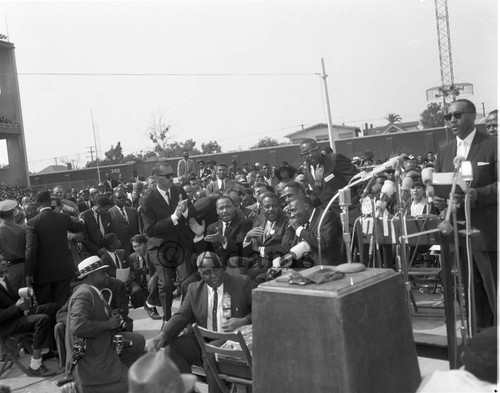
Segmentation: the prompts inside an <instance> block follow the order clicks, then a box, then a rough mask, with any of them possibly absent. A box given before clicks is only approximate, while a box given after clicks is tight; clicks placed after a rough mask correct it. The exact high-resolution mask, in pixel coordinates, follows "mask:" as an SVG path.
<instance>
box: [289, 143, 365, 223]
mask: <svg viewBox="0 0 500 393" xmlns="http://www.w3.org/2000/svg"><path fill="white" fill-rule="evenodd" d="M299 150H300V156H301V157H302V159H303V160H304V177H305V180H306V184H308V186H309V190H308V193H307V194H308V196H309V197H310V198H311V200H312V201H313V204H314V207H320V206H321V207H323V208H325V207H326V205H327V204H328V202H329V201H330V199H331V198H332V197H333V196H334V195H335V194H336V193H337V191H338V190H340V189H341V188H344V187H345V186H346V185H347V184H348V183H349V180H350V179H351V178H352V177H353V176H354V175H356V174H357V173H358V172H359V170H358V169H357V168H356V167H355V166H354V165H353V164H352V162H351V160H349V159H348V158H347V157H346V156H344V155H343V154H341V153H333V154H322V152H321V149H320V148H319V146H318V143H317V142H316V141H315V140H314V139H304V140H303V141H302V143H301V144H300V147H299ZM351 199H352V205H351V206H350V207H349V219H350V222H351V223H353V222H354V220H355V219H356V217H358V216H359V215H360V209H359V206H360V205H359V196H358V193H357V192H356V190H354V191H353V192H351ZM332 209H333V210H334V211H336V212H337V213H338V214H340V208H339V205H338V202H337V201H335V202H334V203H333V204H332Z"/></svg>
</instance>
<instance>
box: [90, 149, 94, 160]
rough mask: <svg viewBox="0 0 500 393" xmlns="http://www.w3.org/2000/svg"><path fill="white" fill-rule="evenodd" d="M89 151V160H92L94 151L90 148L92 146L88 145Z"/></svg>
mask: <svg viewBox="0 0 500 393" xmlns="http://www.w3.org/2000/svg"><path fill="white" fill-rule="evenodd" d="M89 149H90V150H89V153H90V162H92V161H94V151H93V150H92V146H89Z"/></svg>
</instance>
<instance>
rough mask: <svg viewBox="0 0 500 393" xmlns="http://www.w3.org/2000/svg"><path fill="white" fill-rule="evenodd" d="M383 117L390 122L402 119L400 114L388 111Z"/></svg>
mask: <svg viewBox="0 0 500 393" xmlns="http://www.w3.org/2000/svg"><path fill="white" fill-rule="evenodd" d="M384 119H385V120H387V121H388V122H389V123H391V124H394V123H399V122H401V120H402V119H401V116H399V115H398V114H397V113H388V114H387V116H386V117H384Z"/></svg>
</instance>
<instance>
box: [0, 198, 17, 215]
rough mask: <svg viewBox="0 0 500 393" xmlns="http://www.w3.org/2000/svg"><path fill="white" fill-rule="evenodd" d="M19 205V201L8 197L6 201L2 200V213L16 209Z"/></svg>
mask: <svg viewBox="0 0 500 393" xmlns="http://www.w3.org/2000/svg"><path fill="white" fill-rule="evenodd" d="M16 207H17V201H13V200H12V199H6V200H5V201H0V213H7V212H10V211H11V210H14V209H15V208H16Z"/></svg>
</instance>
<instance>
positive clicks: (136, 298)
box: [101, 233, 148, 308]
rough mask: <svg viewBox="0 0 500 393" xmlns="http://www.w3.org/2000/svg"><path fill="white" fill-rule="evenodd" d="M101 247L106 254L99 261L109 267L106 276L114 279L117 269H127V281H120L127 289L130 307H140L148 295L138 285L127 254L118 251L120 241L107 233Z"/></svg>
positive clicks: (114, 235) (135, 273)
mask: <svg viewBox="0 0 500 393" xmlns="http://www.w3.org/2000/svg"><path fill="white" fill-rule="evenodd" d="M102 245H103V247H104V248H105V249H106V252H105V253H104V254H103V256H102V257H101V261H102V263H104V264H105V265H107V266H109V267H108V270H107V272H108V274H109V275H110V276H111V277H114V278H116V277H117V270H118V269H120V270H121V271H126V270H127V269H129V271H128V273H129V275H128V277H127V279H126V280H122V281H123V282H124V283H125V285H126V287H127V291H128V293H129V295H130V300H131V303H132V307H133V308H138V307H142V306H143V305H144V302H145V301H146V298H147V297H148V295H147V292H146V291H145V290H144V289H143V288H142V287H141V285H140V284H139V280H138V278H137V272H136V271H135V269H134V266H133V264H131V263H130V262H129V260H128V254H127V253H126V251H125V250H123V249H120V245H121V242H120V239H118V236H116V234H115V233H108V234H106V235H104V237H103V239H102Z"/></svg>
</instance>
